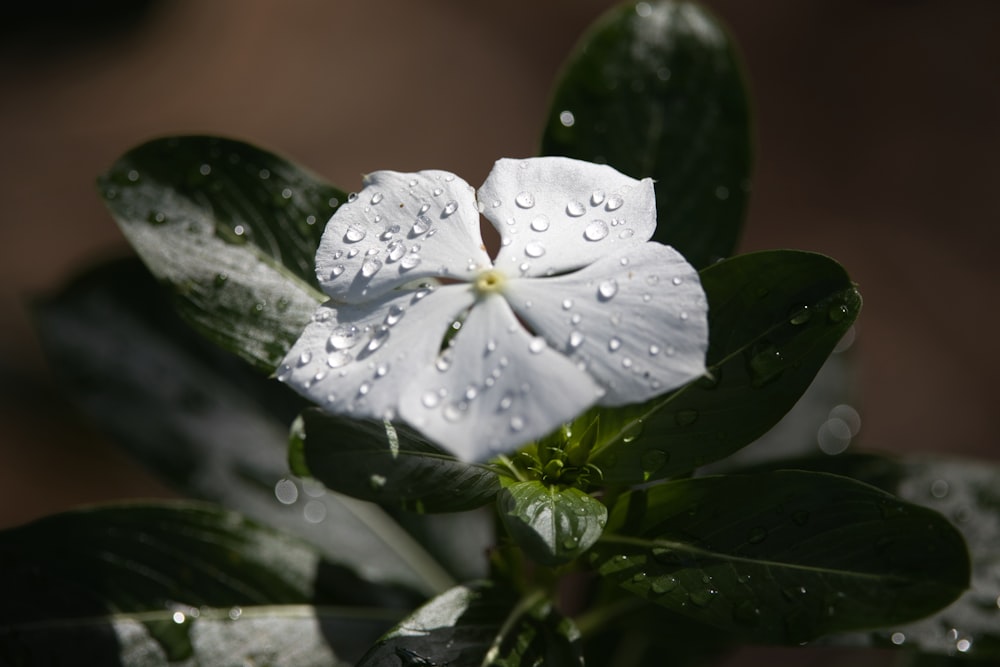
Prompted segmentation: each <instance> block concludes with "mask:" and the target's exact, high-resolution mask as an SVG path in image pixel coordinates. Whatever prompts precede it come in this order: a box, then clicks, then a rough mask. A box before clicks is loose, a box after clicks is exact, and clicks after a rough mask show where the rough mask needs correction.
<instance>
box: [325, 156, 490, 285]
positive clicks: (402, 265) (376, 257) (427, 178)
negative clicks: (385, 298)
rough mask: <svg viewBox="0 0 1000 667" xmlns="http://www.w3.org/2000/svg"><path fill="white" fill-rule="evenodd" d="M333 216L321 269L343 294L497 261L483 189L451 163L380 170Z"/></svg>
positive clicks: (461, 273) (470, 270) (462, 272)
mask: <svg viewBox="0 0 1000 667" xmlns="http://www.w3.org/2000/svg"><path fill="white" fill-rule="evenodd" d="M364 183H365V186H364V188H363V189H362V190H361V191H360V192H358V193H357V194H356V195H352V196H351V198H350V199H349V200H348V202H346V203H344V204H342V205H341V207H340V208H339V209H337V211H336V212H335V213H334V214H333V217H332V218H330V221H329V222H328V223H327V225H326V229H325V230H324V231H323V237H322V239H321V240H320V244H319V249H318V250H317V251H316V276H317V278H319V282H320V285H321V286H322V288H323V291H324V292H326V293H327V294H328V295H329V296H331V297H333V298H334V299H336V300H337V301H342V302H345V303H360V302H364V301H369V300H371V299H374V298H378V297H380V296H381V295H383V294H385V293H387V292H389V291H390V290H392V289H395V288H397V287H399V286H401V285H403V284H406V283H409V282H411V281H414V280H421V279H425V278H428V277H445V276H446V277H452V278H469V277H471V276H474V275H475V274H476V273H477V272H478V271H480V270H482V269H483V268H487V267H489V266H491V262H490V258H489V255H488V254H487V253H486V249H485V248H484V246H483V241H482V237H481V234H480V229H479V210H478V209H477V207H476V201H475V193H474V191H473V189H472V187H471V186H469V184H468V183H466V182H465V181H463V180H462V179H460V178H459V177H457V176H455V175H454V174H452V173H450V172H447V171H420V172H417V173H412V174H406V173H400V172H395V171H376V172H374V173H372V174H369V175H368V176H366V177H365V181H364Z"/></svg>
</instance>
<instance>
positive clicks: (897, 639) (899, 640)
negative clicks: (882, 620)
mask: <svg viewBox="0 0 1000 667" xmlns="http://www.w3.org/2000/svg"><path fill="white" fill-rule="evenodd" d="M889 641H891V642H892V643H893V644H895V645H896V646H902V645H903V644H904V643H906V635H904V634H903V633H902V632H894V633H892V636H890V637H889Z"/></svg>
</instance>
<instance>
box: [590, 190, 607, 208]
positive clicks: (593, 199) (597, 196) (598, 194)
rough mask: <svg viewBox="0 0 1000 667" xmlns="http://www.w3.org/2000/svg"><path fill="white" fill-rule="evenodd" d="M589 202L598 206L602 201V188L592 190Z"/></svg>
mask: <svg viewBox="0 0 1000 667" xmlns="http://www.w3.org/2000/svg"><path fill="white" fill-rule="evenodd" d="M590 203H591V204H592V205H593V206H600V205H601V204H603V203H604V190H594V192H593V193H592V194H591V195H590Z"/></svg>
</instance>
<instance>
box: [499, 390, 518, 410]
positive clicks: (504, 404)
mask: <svg viewBox="0 0 1000 667" xmlns="http://www.w3.org/2000/svg"><path fill="white" fill-rule="evenodd" d="M513 404H514V397H513V396H512V395H511V394H510V392H507V393H506V394H504V395H503V398H501V399H500V404H499V405H498V406H497V407H498V408H499V409H500V412H504V411H505V410H510V406H511V405H513Z"/></svg>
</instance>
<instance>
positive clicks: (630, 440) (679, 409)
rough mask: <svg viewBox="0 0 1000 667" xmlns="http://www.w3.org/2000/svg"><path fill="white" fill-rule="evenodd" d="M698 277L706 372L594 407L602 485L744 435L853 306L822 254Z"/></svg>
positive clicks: (727, 448) (769, 259)
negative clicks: (652, 395) (662, 390)
mask: <svg viewBox="0 0 1000 667" xmlns="http://www.w3.org/2000/svg"><path fill="white" fill-rule="evenodd" d="M700 275H701V281H702V285H703V286H704V288H705V293H706V295H707V297H708V304H709V312H708V317H709V324H708V331H709V349H708V357H707V364H708V371H709V376H708V377H706V378H703V379H701V380H698V381H696V382H692V383H690V384H687V385H685V386H684V387H681V388H680V389H678V390H677V391H675V392H673V393H671V394H667V395H665V396H662V397H658V398H656V399H653V400H652V401H650V402H648V403H645V404H641V405H636V406H630V407H626V408H620V409H615V410H609V409H603V410H600V411H599V412H598V414H599V415H600V436H599V439H598V444H597V445H596V446H595V448H594V451H593V455H592V458H591V462H592V463H593V464H595V465H596V466H597V467H599V468H600V469H601V471H602V473H603V475H604V480H605V482H606V483H608V484H634V483H637V482H645V481H649V480H653V479H661V478H664V477H671V476H676V475H682V474H685V473H688V472H690V471H691V470H693V469H695V468H697V467H699V466H702V465H704V464H706V463H710V462H712V461H716V460H718V459H720V458H723V457H725V456H727V455H729V454H731V453H733V452H735V451H736V450H738V449H740V448H741V447H743V446H745V445H747V444H749V443H751V442H753V441H754V440H755V439H756V438H758V437H760V436H761V435H763V434H764V433H765V432H766V431H767V430H768V429H769V428H771V427H772V426H774V424H776V423H777V422H778V421H779V420H780V419H781V418H782V417H783V416H784V415H785V413H787V412H788V410H790V409H791V408H792V406H793V405H794V404H795V402H796V401H797V400H798V399H799V397H800V396H801V395H802V393H803V392H804V391H805V390H806V388H807V387H808V386H809V384H810V382H812V380H813V378H814V377H815V376H816V373H817V372H818V371H819V369H820V367H821V366H822V365H823V362H824V361H825V360H826V358H827V356H828V355H829V354H830V352H831V351H832V350H833V348H834V347H835V346H836V344H837V342H838V341H840V339H841V338H842V337H843V335H844V333H845V332H846V331H847V329H848V328H849V327H850V326H851V324H852V323H853V322H854V319H855V317H857V314H858V312H859V311H860V309H861V296H860V295H859V294H858V292H857V290H856V289H855V287H854V285H853V284H852V283H851V280H850V278H849V277H848V276H847V274H846V273H845V272H844V269H843V268H842V267H841V266H840V265H839V264H837V263H836V262H835V261H833V260H832V259H829V258H828V257H824V256H823V255H817V254H813V253H808V252H799V251H792V250H772V251H766V252H758V253H752V254H748V255H741V256H739V257H734V258H732V259H728V260H725V261H722V262H719V263H717V264H714V265H713V266H710V267H709V268H707V269H704V270H703V271H702V272H701V274H700Z"/></svg>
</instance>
